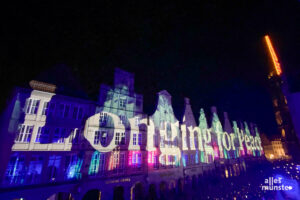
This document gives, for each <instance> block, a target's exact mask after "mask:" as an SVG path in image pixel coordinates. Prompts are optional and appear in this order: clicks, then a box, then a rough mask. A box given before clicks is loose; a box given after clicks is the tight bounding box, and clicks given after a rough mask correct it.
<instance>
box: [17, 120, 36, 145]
mask: <svg viewBox="0 0 300 200" xmlns="http://www.w3.org/2000/svg"><path fill="white" fill-rule="evenodd" d="M33 128H34V126H26V125H24V124H23V125H20V126H19V133H18V134H17V137H16V139H15V142H24V143H28V142H30V139H31V135H32V131H33Z"/></svg>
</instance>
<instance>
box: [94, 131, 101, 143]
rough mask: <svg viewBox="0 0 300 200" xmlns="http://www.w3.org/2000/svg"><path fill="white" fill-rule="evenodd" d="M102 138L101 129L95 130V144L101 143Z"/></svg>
mask: <svg viewBox="0 0 300 200" xmlns="http://www.w3.org/2000/svg"><path fill="white" fill-rule="evenodd" d="M100 138H101V134H100V131H95V137H94V144H99V143H100Z"/></svg>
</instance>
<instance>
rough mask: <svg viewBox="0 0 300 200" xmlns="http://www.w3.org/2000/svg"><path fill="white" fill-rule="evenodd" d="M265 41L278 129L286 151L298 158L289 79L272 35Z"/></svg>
mask: <svg viewBox="0 0 300 200" xmlns="http://www.w3.org/2000/svg"><path fill="white" fill-rule="evenodd" d="M264 41H265V43H266V46H267V49H268V53H269V55H270V58H271V59H270V60H271V62H272V70H271V73H270V74H269V76H268V78H269V81H270V89H271V96H272V101H273V108H274V113H275V119H276V122H277V127H278V131H279V133H280V135H281V140H282V143H283V146H284V149H285V151H286V153H287V154H288V155H290V156H292V158H293V159H297V160H298V159H299V155H297V154H298V153H297V151H298V150H299V144H298V139H297V136H296V133H295V130H294V126H293V122H292V117H291V114H290V111H289V106H288V99H289V89H288V84H287V80H286V77H285V75H284V73H283V71H282V67H281V65H280V62H279V59H278V57H277V55H276V52H275V50H274V47H273V45H272V42H271V39H270V37H269V36H268V35H266V36H265V37H264Z"/></svg>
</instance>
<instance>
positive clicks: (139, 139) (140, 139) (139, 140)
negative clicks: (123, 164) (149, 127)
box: [138, 133, 142, 145]
mask: <svg viewBox="0 0 300 200" xmlns="http://www.w3.org/2000/svg"><path fill="white" fill-rule="evenodd" d="M138 145H142V134H141V133H139V137H138Z"/></svg>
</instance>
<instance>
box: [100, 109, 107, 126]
mask: <svg viewBox="0 0 300 200" xmlns="http://www.w3.org/2000/svg"><path fill="white" fill-rule="evenodd" d="M99 121H100V124H101V125H106V122H107V113H103V112H101V113H100V118H99Z"/></svg>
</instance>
